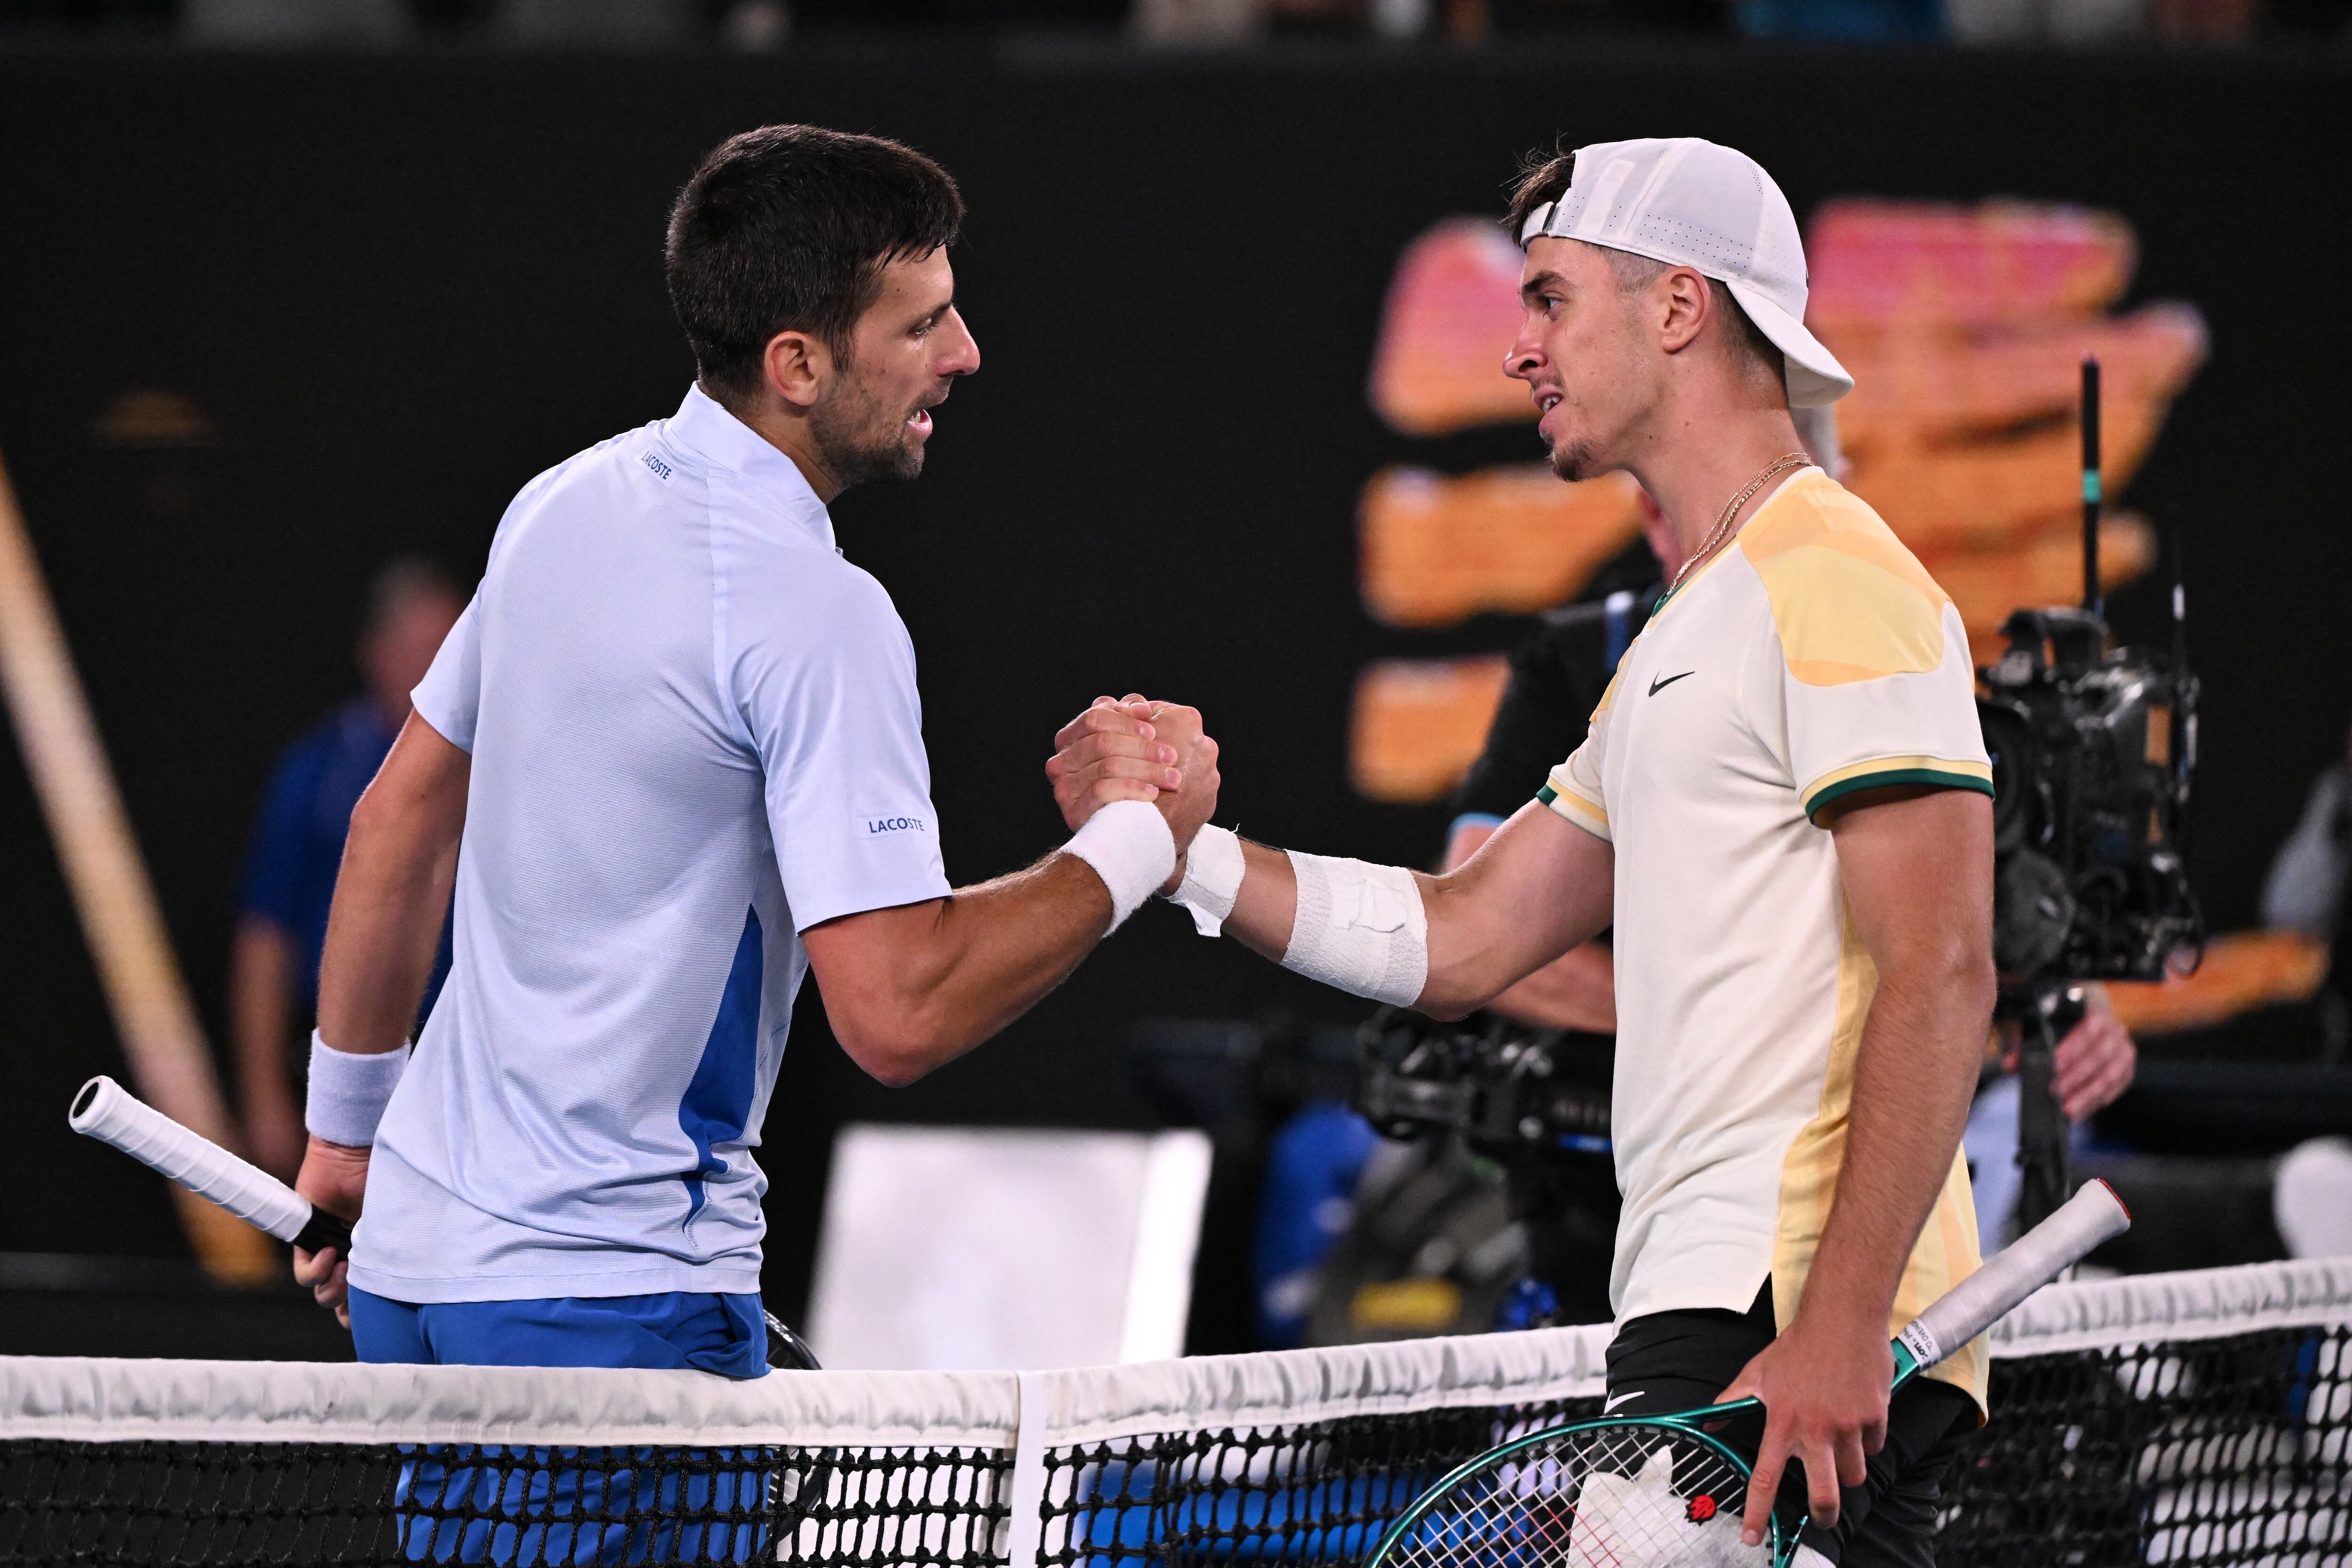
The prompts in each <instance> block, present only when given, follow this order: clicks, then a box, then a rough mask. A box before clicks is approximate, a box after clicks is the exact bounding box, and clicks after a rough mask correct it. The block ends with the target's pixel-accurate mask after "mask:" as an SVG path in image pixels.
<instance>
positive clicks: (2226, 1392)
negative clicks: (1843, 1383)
mask: <svg viewBox="0 0 2352 1568" xmlns="http://www.w3.org/2000/svg"><path fill="white" fill-rule="evenodd" d="M1992 1409H1993V1418H1992V1421H1991V1423H1990V1425H1989V1426H1986V1427H1985V1428H1984V1430H1983V1431H1981V1432H1979V1434H1978V1435H1977V1436H1976V1438H1975V1439H1974V1441H1973V1442H1972V1444H1971V1445H1970V1447H1969V1450H1968V1452H1967V1453H1966V1455H1965V1456H1964V1458H1963V1459H1962V1462H1961V1465H1960V1467H1959V1469H1958V1474H1957V1475H1956V1477H1955V1478H1954V1479H1953V1480H1952V1481H1951V1482H1950V1483H1949V1484H1948V1487H1947V1489H1946V1499H1945V1503H1946V1510H1947V1511H1946V1517H1945V1521H1944V1526H1943V1529H1942V1531H1941V1532H1940V1533H1939V1535H1938V1537H1937V1561H1938V1562H1939V1563H1942V1564H1944V1565H1946V1568H1961V1565H1969V1568H2029V1565H2031V1568H2046V1565H2048V1564H2053V1563H2063V1564H2066V1565H2068V1568H2104V1565H2105V1564H2110V1563H2118V1564H2120V1563H2171V1564H2178V1565H2179V1568H2221V1565H2224V1564H2232V1565H2234V1564H2247V1565H2250V1568H2251V1565H2254V1564H2261V1565H2264V1568H2272V1565H2275V1568H2344V1565H2345V1564H2347V1563H2352V1329H2347V1327H2346V1326H2345V1325H2343V1324H2340V1323H2339V1324H2335V1325H2329V1326H2317V1327H2311V1328H2291V1329H2271V1330H2264V1331H2255V1332H2252V1333H2244V1334H2236V1335H2231V1336H2230V1337H2228V1338H2226V1339H2210V1340H2188V1341H2178V1342H2168V1343H2162V1344H2157V1345H2150V1346H2141V1347H2133V1348H2131V1349H2128V1350H2092V1351H2079V1352H2067V1353H2064V1354H2058V1355H2042V1356H2027V1357H2021V1358H2019V1359H2016V1360H1996V1361H1995V1362H1994V1363H1992Z"/></svg>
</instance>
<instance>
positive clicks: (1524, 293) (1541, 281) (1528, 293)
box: [1519, 268, 1568, 300]
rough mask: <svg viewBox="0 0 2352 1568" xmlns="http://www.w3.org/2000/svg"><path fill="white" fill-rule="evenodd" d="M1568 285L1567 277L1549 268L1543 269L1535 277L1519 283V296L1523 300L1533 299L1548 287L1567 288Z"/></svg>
mask: <svg viewBox="0 0 2352 1568" xmlns="http://www.w3.org/2000/svg"><path fill="white" fill-rule="evenodd" d="M1567 287H1568V279H1565V278H1563V277H1561V276H1560V275H1559V273H1557V272H1554V271H1552V270H1551V269H1550V268H1545V269H1544V270H1543V271H1541V272H1538V273H1537V274H1536V275H1535V276H1534V277H1532V278H1530V279H1528V280H1527V281H1526V282H1524V283H1522V284H1520V285H1519V298H1520V299H1521V300H1533V299H1534V298H1535V297H1536V296H1537V295H1538V294H1540V293H1542V292H1543V291H1544V290H1545V289H1565V288H1567Z"/></svg>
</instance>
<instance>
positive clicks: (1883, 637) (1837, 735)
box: [1743, 492, 1992, 820]
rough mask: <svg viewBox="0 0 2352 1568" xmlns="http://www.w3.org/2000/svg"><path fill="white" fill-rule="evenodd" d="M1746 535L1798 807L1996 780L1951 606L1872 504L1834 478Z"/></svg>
mask: <svg viewBox="0 0 2352 1568" xmlns="http://www.w3.org/2000/svg"><path fill="white" fill-rule="evenodd" d="M1743 547H1744V548H1745V549H1746V552H1747V553H1748V558H1749V560H1750V561H1751V562H1752V563H1754V565H1755V567H1756V571H1757V574H1758V576H1759V577H1760V578H1761V579H1762V580H1763V584H1764V589H1765V593H1766V595H1767V596H1768V597H1769V599H1770V601H1771V606H1772V624H1773V630H1774V634H1775V639H1776V641H1777V643H1778V647H1779V652H1780V665H1781V669H1780V677H1781V679H1780V691H1781V701H1782V704H1783V708H1784V711H1785V720H1786V727H1785V731H1784V732H1785V734H1786V736H1787V747H1788V755H1787V757H1786V758H1785V759H1784V760H1785V761H1786V763H1787V764H1788V768H1789V774H1790V778H1791V779H1792V780H1793V781H1794V783H1795V784H1796V788H1797V795H1798V799H1799V800H1800V801H1801V803H1802V805H1803V807H1804V811H1805V815H1806V816H1808V817H1811V818H1814V819H1815V820H1819V817H1820V813H1821V810H1822V807H1823V806H1825V805H1830V804H1831V803H1832V802H1833V801H1837V800H1840V799H1843V797H1845V796H1847V795H1853V794H1854V793H1856V792H1858V791H1861V790H1867V789H1879V788H1884V787H1885V786H1887V785H1890V784H1927V785H1930V786H1935V787H1940V788H1947V789H1967V790H1977V791H1980V792H1982V793H1983V794H1985V795H1990V794H1992V766H1991V763H1990V760H1989V759H1988V758H1987V756H1986V754H1985V746H1984V732H1983V730H1982V728H1981V727H1980V725H1979V721H1978V719H1977V706H1976V672H1975V670H1974V668H1972V666H1971V664H1970V662H1969V638H1968V632H1967V630H1966V628H1965V627H1964V626H1962V625H1961V623H1960V616H1959V612H1958V610H1957V609H1955V608H1954V607H1953V605H1952V603H1951V601H1950V600H1949V599H1948V598H1947V597H1946V596H1945V595H1944V592H1943V590H1942V589H1941V588H1939V587H1938V586H1937V584H1936V580H1935V579H1934V578H1933V577H1930V576H1929V575H1928V574H1927V570H1926V569H1925V568H1924V567H1922V566H1921V565H1920V564H1919V563H1918V562H1917V561H1916V559H1914V558H1913V556H1912V555H1911V552H1909V551H1907V550H1906V549H1904V548H1903V546H1902V544H1901V543H1900V542H1898V541H1897V540H1896V539H1895V536H1894V535H1893V534H1892V533H1891V532H1889V531H1887V529H1886V526H1885V524H1884V523H1882V522H1880V521H1878V519H1877V517H1876V515H1875V514H1874V513H1872V512H1871V511H1870V510H1869V509H1868V508H1867V507H1864V506H1863V505H1862V504H1861V503H1860V502H1859V501H1855V500H1853V499H1852V498H1851V497H1847V496H1845V495H1844V494H1843V492H1837V493H1836V495H1835V496H1834V498H1833V499H1832V500H1830V501H1828V502H1826V503H1825V504H1822V505H1819V506H1817V507H1814V508H1812V509H1811V510H1810V511H1809V512H1808V513H1807V514H1805V515H1804V516H1803V517H1802V518H1801V519H1792V520H1791V521H1790V522H1789V523H1788V524H1787V525H1785V526H1781V525H1776V526H1775V527H1774V528H1773V529H1772V530H1771V531H1770V532H1769V535H1768V536H1766V537H1764V538H1760V539H1759V540H1757V541H1754V542H1747V541H1743Z"/></svg>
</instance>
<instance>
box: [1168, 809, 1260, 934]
mask: <svg viewBox="0 0 2352 1568" xmlns="http://www.w3.org/2000/svg"><path fill="white" fill-rule="evenodd" d="M1248 869H1249V866H1248V863H1247V862H1246V861H1244V859H1243V858H1242V841H1241V839H1240V838H1239V837H1236V836H1235V835H1234V834H1232V833H1228V832H1227V831H1225V829H1223V828H1222V827H1206V826H1204V827H1202V829H1201V831H1200V832H1198V833H1196V834H1194V835H1193V836H1192V851H1191V852H1190V853H1189V854H1187V855H1186V856H1185V857H1184V880H1183V883H1182V885H1181V886H1180V887H1178V888H1177V889H1176V890H1175V891H1174V892H1172V893H1171V894H1169V895H1168V896H1169V898H1170V899H1171V900H1174V901H1175V902H1177V903H1180V904H1181V905H1183V906H1184V907H1185V909H1187V910H1191V911H1192V929H1193V930H1194V931H1199V932H1200V933H1201V934H1202V936H1215V935H1217V934H1218V933H1219V932H1221V931H1223V930H1224V929H1225V921H1227V920H1228V919H1230V918H1232V915H1233V912H1234V900H1236V899H1238V898H1240V897H1241V896H1242V878H1243V876H1244V874H1246V873H1247V871H1248Z"/></svg>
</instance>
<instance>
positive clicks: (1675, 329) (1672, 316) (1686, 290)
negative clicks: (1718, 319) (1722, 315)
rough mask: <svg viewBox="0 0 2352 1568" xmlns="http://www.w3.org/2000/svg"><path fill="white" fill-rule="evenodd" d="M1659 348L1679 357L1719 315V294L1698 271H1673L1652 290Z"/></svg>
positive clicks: (1657, 281) (1668, 272) (1653, 286)
mask: <svg viewBox="0 0 2352 1568" xmlns="http://www.w3.org/2000/svg"><path fill="white" fill-rule="evenodd" d="M1650 298H1651V301H1652V304H1653V308H1654V317H1653V319H1654V321H1656V323H1657V328H1658V346H1659V347H1660V348H1662V349H1664V350H1665V351H1666V352H1667V353H1670V354H1671V353H1681V352H1682V351H1683V350H1685V349H1686V348H1688V347H1690V345H1691V344H1693V343H1695V342H1697V341H1698V335H1699V333H1701V332H1702V331H1706V323H1707V322H1708V321H1709V320H1710V319H1712V318H1713V317H1714V315H1715V291H1714V290H1713V289H1709V288H1708V287H1707V283H1706V277H1705V275H1703V274H1702V273H1701V272H1700V271H1699V270H1698V269H1697V268H1695V267H1669V268H1666V270H1665V271H1664V272H1662V273H1660V274H1659V275H1658V278H1657V280H1656V281H1655V282H1654V283H1653V284H1652V285H1651V286H1650Z"/></svg>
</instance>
